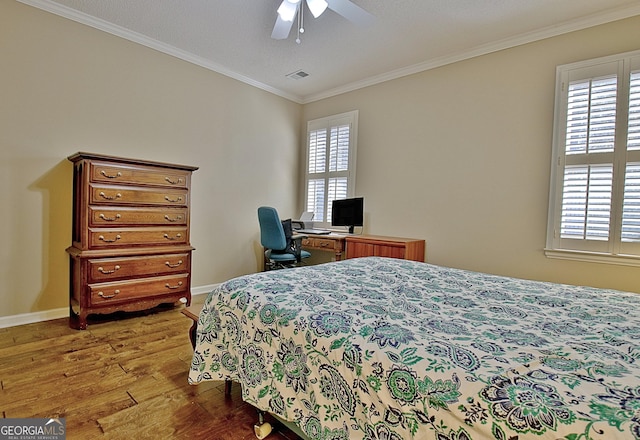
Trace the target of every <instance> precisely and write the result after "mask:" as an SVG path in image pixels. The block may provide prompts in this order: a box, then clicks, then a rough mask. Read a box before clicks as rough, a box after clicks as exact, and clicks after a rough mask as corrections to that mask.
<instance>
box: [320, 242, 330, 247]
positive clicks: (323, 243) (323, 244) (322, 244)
mask: <svg viewBox="0 0 640 440" xmlns="http://www.w3.org/2000/svg"><path fill="white" fill-rule="evenodd" d="M329 246H331V243H327V242H326V241H325V242H322V243H320V247H329Z"/></svg>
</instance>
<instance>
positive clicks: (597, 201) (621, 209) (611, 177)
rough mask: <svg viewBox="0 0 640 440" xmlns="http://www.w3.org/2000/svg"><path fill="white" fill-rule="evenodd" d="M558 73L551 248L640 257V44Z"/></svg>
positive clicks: (561, 253)
mask: <svg viewBox="0 0 640 440" xmlns="http://www.w3.org/2000/svg"><path fill="white" fill-rule="evenodd" d="M557 77H558V83H557V86H556V119H555V128H554V146H553V151H554V155H553V162H552V176H551V194H550V201H549V226H548V230H547V247H546V253H547V255H549V256H552V257H559V258H577V259H586V260H589V259H596V260H598V261H604V262H610V263H621V264H633V265H640V51H637V52H634V53H628V54H623V55H619V56H613V57H607V58H604V59H598V60H592V61H587V62H582V63H575V64H571V65H567V66H559V67H558V75H557Z"/></svg>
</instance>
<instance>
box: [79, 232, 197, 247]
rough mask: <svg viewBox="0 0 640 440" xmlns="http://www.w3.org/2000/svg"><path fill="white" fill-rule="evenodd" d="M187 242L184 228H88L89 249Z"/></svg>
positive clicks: (187, 238)
mask: <svg viewBox="0 0 640 440" xmlns="http://www.w3.org/2000/svg"><path fill="white" fill-rule="evenodd" d="M188 242H189V234H188V230H187V228H186V227H183V228H179V227H175V228H160V227H157V228H109V229H107V228H89V246H90V247H91V249H100V248H113V247H122V246H136V245H176V244H186V243H188Z"/></svg>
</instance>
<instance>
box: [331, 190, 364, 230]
mask: <svg viewBox="0 0 640 440" xmlns="http://www.w3.org/2000/svg"><path fill="white" fill-rule="evenodd" d="M363 217H364V197H355V198H352V199H340V200H334V201H333V203H332V204H331V226H348V227H349V234H353V227H354V226H362V221H363Z"/></svg>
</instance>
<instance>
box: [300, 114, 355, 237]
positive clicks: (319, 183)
mask: <svg viewBox="0 0 640 440" xmlns="http://www.w3.org/2000/svg"><path fill="white" fill-rule="evenodd" d="M357 122H358V112H357V111H353V112H349V113H343V114H340V115H335V116H330V117H327V118H322V119H316V120H313V121H309V122H308V123H307V142H308V144H307V163H306V198H305V206H306V210H307V211H311V212H313V213H314V217H313V220H314V222H316V223H320V224H321V225H324V226H328V225H330V223H331V203H332V202H333V200H336V199H344V198H348V197H352V196H353V195H354V187H355V157H356V155H355V153H356V134H357Z"/></svg>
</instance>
